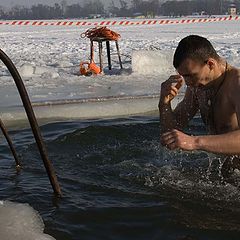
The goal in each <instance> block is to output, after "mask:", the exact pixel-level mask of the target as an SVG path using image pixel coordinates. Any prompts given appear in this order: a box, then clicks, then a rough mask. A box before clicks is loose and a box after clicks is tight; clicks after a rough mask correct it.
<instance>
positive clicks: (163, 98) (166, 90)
mask: <svg viewBox="0 0 240 240" xmlns="http://www.w3.org/2000/svg"><path fill="white" fill-rule="evenodd" d="M183 83H184V80H183V77H182V76H180V75H172V76H170V78H169V79H168V80H167V81H165V82H163V83H162V85H161V95H160V103H163V104H169V103H170V102H171V101H172V100H173V99H174V98H175V97H176V96H177V94H178V91H179V89H180V88H181V87H182V85H183ZM174 84H175V85H174Z"/></svg>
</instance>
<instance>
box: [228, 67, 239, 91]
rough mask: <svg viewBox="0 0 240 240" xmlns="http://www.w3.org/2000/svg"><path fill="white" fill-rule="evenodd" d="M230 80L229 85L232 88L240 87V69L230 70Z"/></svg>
mask: <svg viewBox="0 0 240 240" xmlns="http://www.w3.org/2000/svg"><path fill="white" fill-rule="evenodd" d="M229 80H230V81H228V83H229V84H228V85H229V86H231V87H232V88H235V87H240V69H239V68H236V67H231V68H230V70H229Z"/></svg>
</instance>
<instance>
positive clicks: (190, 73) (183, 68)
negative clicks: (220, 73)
mask: <svg viewBox="0 0 240 240" xmlns="http://www.w3.org/2000/svg"><path fill="white" fill-rule="evenodd" d="M177 71H178V73H179V74H180V75H181V76H183V78H184V80H185V83H186V85H187V86H190V87H200V86H203V85H205V84H206V83H207V82H208V81H207V80H208V79H209V75H210V68H209V66H208V65H207V64H206V62H205V63H204V62H202V63H201V62H199V61H197V60H192V59H189V58H188V59H186V60H184V61H183V62H182V64H181V65H180V66H179V67H178V68H177Z"/></svg>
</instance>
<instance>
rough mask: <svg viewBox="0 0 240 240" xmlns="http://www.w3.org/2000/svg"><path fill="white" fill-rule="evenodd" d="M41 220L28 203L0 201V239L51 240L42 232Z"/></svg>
mask: <svg viewBox="0 0 240 240" xmlns="http://www.w3.org/2000/svg"><path fill="white" fill-rule="evenodd" d="M43 230H44V224H43V221H42V219H41V217H40V215H39V214H38V212H37V211H35V210H34V209H33V208H32V207H30V206H29V205H28V204H21V203H13V202H9V201H0V233H1V240H10V239H11V240H12V239H14V240H33V239H35V240H53V239H55V238H53V237H51V236H49V235H47V234H44V233H43Z"/></svg>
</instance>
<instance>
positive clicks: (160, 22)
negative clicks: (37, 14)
mask: <svg viewBox="0 0 240 240" xmlns="http://www.w3.org/2000/svg"><path fill="white" fill-rule="evenodd" d="M230 20H240V16H234V17H232V16H227V17H216V18H189V19H173V20H171V19H162V20H142V21H130V20H122V21H107V20H106V21H101V22H91V21H29V20H27V21H0V26H1V25H11V26H132V25H134V26H137V25H166V24H186V23H209V22H221V21H230Z"/></svg>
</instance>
